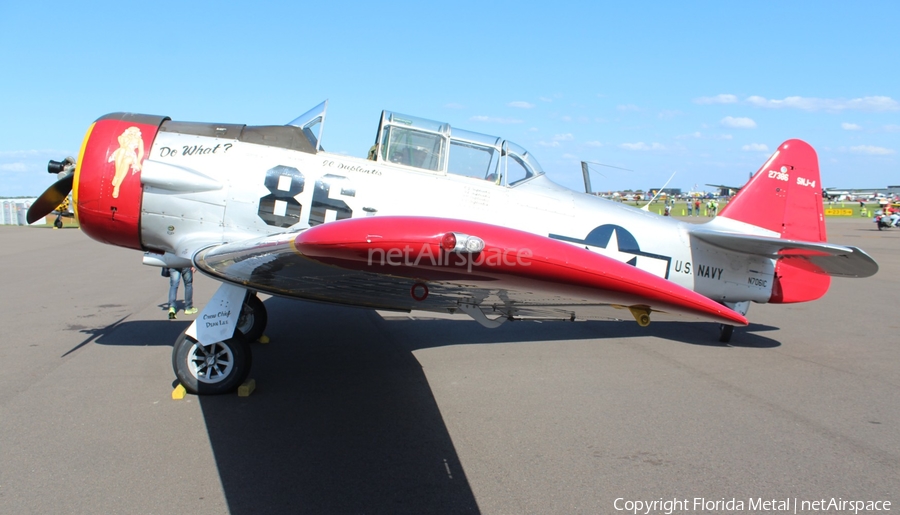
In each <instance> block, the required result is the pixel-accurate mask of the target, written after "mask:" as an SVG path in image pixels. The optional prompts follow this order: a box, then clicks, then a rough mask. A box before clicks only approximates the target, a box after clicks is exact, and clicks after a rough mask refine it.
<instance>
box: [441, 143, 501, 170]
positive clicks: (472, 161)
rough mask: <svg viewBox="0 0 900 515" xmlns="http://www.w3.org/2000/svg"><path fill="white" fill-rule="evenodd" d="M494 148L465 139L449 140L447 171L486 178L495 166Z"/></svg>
mask: <svg viewBox="0 0 900 515" xmlns="http://www.w3.org/2000/svg"><path fill="white" fill-rule="evenodd" d="M496 154H497V152H496V149H494V148H493V147H485V146H484V145H478V144H476V143H469V142H466V141H456V140H450V162H449V165H448V169H447V171H448V172H450V173H453V174H456V175H465V176H467V177H476V178H478V179H484V178H487V177H488V176H489V175H491V174H493V173H494V172H495V170H496V168H497V159H496Z"/></svg>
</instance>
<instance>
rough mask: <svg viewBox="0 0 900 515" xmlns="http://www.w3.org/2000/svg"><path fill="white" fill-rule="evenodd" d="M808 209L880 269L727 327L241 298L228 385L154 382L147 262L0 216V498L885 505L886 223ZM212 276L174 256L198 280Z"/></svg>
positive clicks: (436, 506) (402, 508) (893, 455)
mask: <svg viewBox="0 0 900 515" xmlns="http://www.w3.org/2000/svg"><path fill="white" fill-rule="evenodd" d="M828 231H829V240H830V241H832V242H835V243H844V244H848V245H855V246H859V247H862V248H863V249H865V250H866V251H868V252H869V253H870V254H871V255H872V256H873V257H874V258H875V259H876V260H877V261H878V262H879V264H880V266H881V270H880V271H879V273H878V274H877V275H876V276H875V277H872V278H868V279H834V280H833V282H832V287H831V291H829V293H828V294H827V295H826V296H825V298H823V299H821V300H819V301H816V302H813V303H807V304H799V305H787V306H777V305H753V306H751V309H750V313H749V318H750V320H751V322H752V324H751V325H750V326H749V327H748V328H746V329H737V330H736V331H735V335H734V337H733V339H732V342H731V344H730V345H721V344H718V342H717V334H718V333H717V328H716V326H715V324H710V323H661V322H657V323H652V324H651V325H650V326H649V327H647V328H640V327H638V326H637V324H635V323H631V322H619V323H615V322H602V323H598V322H591V323H587V322H576V323H571V322H559V323H536V322H521V323H512V324H506V325H504V326H502V327H500V328H498V329H493V330H488V329H484V328H482V327H481V326H479V325H478V324H476V323H475V322H473V321H470V320H467V319H453V320H448V319H443V318H440V317H430V316H428V315H423V316H419V315H417V314H413V315H405V314H402V315H397V314H384V313H377V312H374V311H368V310H362V309H351V308H341V307H334V306H326V305H319V304H312V303H305V302H299V301H292V300H286V299H281V298H266V297H264V299H265V304H266V306H267V308H268V312H269V326H268V330H267V331H266V333H267V334H268V335H269V336H270V338H271V343H269V344H267V345H261V344H255V345H254V346H253V360H254V363H253V370H252V373H251V377H253V378H255V379H256V381H257V390H256V391H255V392H254V393H253V395H251V396H250V397H246V398H241V397H238V396H237V395H227V396H218V397H204V398H198V397H194V396H188V397H186V398H185V399H184V400H180V401H176V400H172V399H171V392H172V388H173V385H174V375H173V373H172V369H171V346H172V342H173V341H174V339H175V338H176V336H177V335H178V334H179V333H180V332H181V331H182V330H183V329H184V328H185V327H186V326H187V325H188V323H189V319H190V318H192V317H187V316H185V315H183V313H180V314H179V318H178V320H176V321H169V320H167V319H166V315H165V312H164V310H163V307H164V305H165V303H166V298H167V289H168V280H167V279H164V278H162V277H160V274H159V270H158V269H156V268H150V267H145V266H143V265H141V254H140V253H139V252H136V251H130V250H126V249H119V248H114V247H109V246H105V245H102V244H100V243H97V242H94V241H92V240H90V239H88V238H87V237H86V236H85V235H83V234H82V233H81V232H80V231H78V230H76V229H63V230H49V229H36V228H21V227H0V241H2V245H0V263H2V276H0V277H2V283H0V284H2V286H3V288H2V292H3V295H2V299H0V320H2V327H3V333H2V334H3V336H4V337H3V338H2V340H0V513H3V514H6V513H10V514H12V513H14V514H25V513H159V514H172V513H192V514H205V513H215V514H218V513H233V514H250V513H314V514H318V513H392V514H393V513H417V514H419V513H454V514H456V513H488V514H495V513H497V514H506V513H510V514H519V513H535V514H547V513H562V514H572V513H587V514H594V513H630V512H631V511H633V510H632V509H631V508H629V509H627V510H625V511H623V510H620V509H619V508H623V509H624V508H626V507H627V506H631V507H632V508H633V507H634V502H635V501H643V502H652V501H658V502H661V501H672V500H680V499H684V500H687V501H689V504H688V505H687V506H686V508H689V509H684V510H677V509H676V510H674V512H675V513H682V512H684V513H688V512H689V513H721V512H724V511H729V510H727V508H726V507H725V505H724V503H725V502H727V501H732V500H734V501H740V502H742V503H743V508H742V509H741V510H733V511H740V512H744V513H751V512H764V513H766V512H771V510H769V511H767V510H764V509H762V508H759V507H757V508H756V509H752V506H751V505H750V504H749V502H750V500H751V499H754V500H756V499H761V500H771V499H776V500H779V501H783V500H785V499H787V500H788V501H789V502H795V501H796V502H798V503H802V502H803V501H804V500H805V501H820V500H823V499H824V500H825V501H829V500H830V499H832V498H834V499H836V500H838V499H839V500H840V501H845V500H854V501H856V500H859V501H873V502H874V501H890V502H891V503H892V505H891V506H890V508H891V510H892V511H896V510H897V509H900V506H898V503H900V495H898V494H900V489H898V487H900V406H898V399H900V395H898V394H900V375H898V372H900V352H898V346H900V343H898V342H900V337H898V334H900V315H898V309H900V302H898V301H900V295H898V292H900V284H898V282H900V281H898V277H900V253H898V251H897V250H898V246H900V230H896V229H895V230H888V231H882V232H879V231H877V230H875V227H874V224H873V223H872V222H871V221H870V220H869V219H829V220H828ZM216 287H217V283H216V282H214V281H213V280H211V279H209V278H207V277H205V276H201V275H199V274H198V275H197V277H196V279H195V301H196V302H197V304H199V305H200V306H201V307H202V305H203V304H204V303H205V300H207V299H209V298H210V297H211V296H212V294H213V292H214V291H215V289H216ZM179 295H181V292H179ZM695 498H697V499H704V501H701V505H699V506H698V505H696V504H695ZM628 501H631V502H632V504H631V505H627V504H626V503H627V502H628ZM840 501H838V502H840ZM716 502H718V503H720V504H716ZM720 506H721V507H722V508H721V509H720V508H719V507H720ZM807 506H812V505H807ZM881 506H884V505H883V504H882V505H881ZM674 507H675V508H677V507H678V505H675V506H674ZM791 508H793V506H791ZM665 510H666V509H665V506H664V505H662V504H660V505H658V509H652V510H651V511H650V512H651V513H659V512H664V511H665ZM791 511H793V509H791ZM816 512H817V511H815V510H808V511H804V510H803V509H802V508H801V507H800V506H798V513H816ZM845 512H846V511H845ZM851 512H852V511H851Z"/></svg>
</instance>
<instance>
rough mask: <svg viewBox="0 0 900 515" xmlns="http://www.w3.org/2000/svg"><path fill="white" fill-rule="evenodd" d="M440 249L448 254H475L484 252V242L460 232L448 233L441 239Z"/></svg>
mask: <svg viewBox="0 0 900 515" xmlns="http://www.w3.org/2000/svg"><path fill="white" fill-rule="evenodd" d="M441 248H443V249H444V250H446V251H448V252H457V253H460V254H476V253H478V252H481V251H482V250H484V240H482V239H481V238H479V237H477V236H469V235H468V234H463V233H461V232H448V233H447V234H445V235H444V237H443V238H441Z"/></svg>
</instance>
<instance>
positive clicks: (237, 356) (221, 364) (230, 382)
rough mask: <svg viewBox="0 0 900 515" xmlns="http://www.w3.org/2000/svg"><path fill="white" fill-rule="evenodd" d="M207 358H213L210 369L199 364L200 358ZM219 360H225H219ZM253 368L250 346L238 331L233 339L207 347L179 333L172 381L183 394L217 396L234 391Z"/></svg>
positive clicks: (173, 351)
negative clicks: (214, 360) (174, 379)
mask: <svg viewBox="0 0 900 515" xmlns="http://www.w3.org/2000/svg"><path fill="white" fill-rule="evenodd" d="M210 349H211V352H210ZM223 352H224V354H223ZM207 354H213V355H215V357H216V361H217V362H216V363H214V364H212V366H208V365H207V364H206V363H205V362H204V361H202V356H204V355H207ZM192 357H193V358H192ZM222 357H224V358H225V359H220V358H222ZM192 364H193V366H192ZM252 364H253V356H252V354H251V353H250V346H249V345H247V342H246V341H245V340H244V335H243V334H241V332H240V331H235V333H234V336H232V337H231V338H229V339H227V340H225V341H221V342H216V343H213V344H211V345H207V346H203V345H200V344H199V343H197V340H195V339H193V338H191V337H190V336H188V335H186V334H185V333H181V334H180V335H179V336H178V339H177V340H175V345H174V347H173V348H172V369H173V370H174V371H175V377H177V378H178V381H179V382H180V383H181V384H182V385H184V389H185V390H187V391H188V392H190V393H193V394H196V395H219V394H223V393H231V392H233V391H235V390H237V388H238V386H240V385H241V384H242V383H243V382H244V380H246V379H247V376H248V375H249V374H250V367H251V366H252Z"/></svg>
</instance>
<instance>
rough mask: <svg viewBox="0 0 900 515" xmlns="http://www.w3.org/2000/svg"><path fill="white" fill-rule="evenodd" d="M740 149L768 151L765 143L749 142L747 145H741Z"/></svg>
mask: <svg viewBox="0 0 900 515" xmlns="http://www.w3.org/2000/svg"><path fill="white" fill-rule="evenodd" d="M741 150H744V151H746V152H768V151H769V146H768V145H766V144H765V143H751V144H749V145H744V146H743V147H741Z"/></svg>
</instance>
